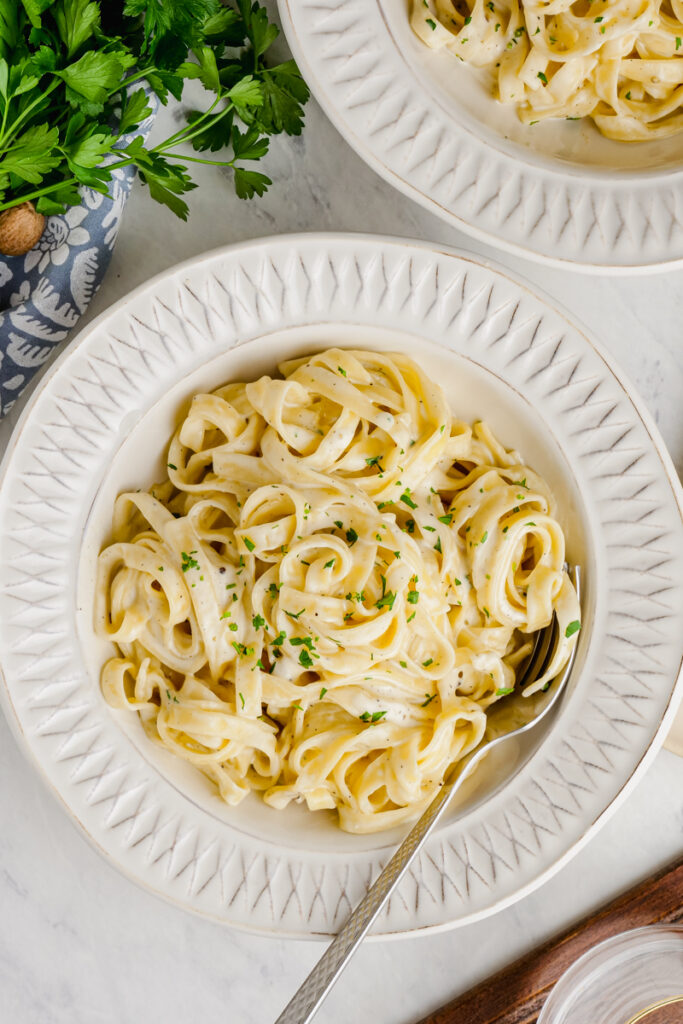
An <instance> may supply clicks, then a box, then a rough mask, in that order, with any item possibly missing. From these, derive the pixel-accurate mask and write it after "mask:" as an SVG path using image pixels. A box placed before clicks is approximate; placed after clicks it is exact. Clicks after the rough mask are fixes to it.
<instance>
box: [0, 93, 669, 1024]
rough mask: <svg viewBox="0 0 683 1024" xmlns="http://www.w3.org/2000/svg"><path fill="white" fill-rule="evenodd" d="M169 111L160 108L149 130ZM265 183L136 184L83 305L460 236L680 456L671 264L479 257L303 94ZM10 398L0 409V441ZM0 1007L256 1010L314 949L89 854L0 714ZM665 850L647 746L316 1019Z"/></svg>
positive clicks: (493, 946) (663, 764) (372, 953)
mask: <svg viewBox="0 0 683 1024" xmlns="http://www.w3.org/2000/svg"><path fill="white" fill-rule="evenodd" d="M177 113H178V112H177V110H176V111H174V110H173V109H170V110H163V111H162V114H161V115H160V117H159V120H158V124H157V125H156V127H155V133H156V132H159V133H162V132H164V131H165V130H166V129H167V128H168V126H169V123H171V122H172V121H173V119H174V116H175V117H177ZM265 169H266V170H267V171H268V173H269V174H270V175H271V177H272V178H273V179H274V182H275V183H274V185H273V188H272V190H271V192H270V193H269V195H267V196H265V197H264V198H262V199H260V200H256V201H254V202H251V203H245V202H242V201H241V200H239V199H237V198H236V196H235V195H234V192H233V189H232V185H231V183H230V181H228V180H226V177H225V176H224V175H223V174H222V172H221V171H219V170H217V169H216V168H209V167H201V168H199V169H198V173H197V174H196V179H197V180H198V181H199V182H200V183H201V187H200V188H199V189H197V190H196V191H195V192H193V193H191V194H190V196H189V204H190V211H191V212H190V219H189V222H188V223H187V224H182V223H180V222H179V221H176V220H174V218H173V216H172V215H171V214H170V213H168V212H167V211H165V210H163V209H161V208H160V207H158V206H157V205H156V204H155V203H154V202H152V201H151V200H150V198H149V196H148V194H147V192H146V190H145V189H144V188H142V187H141V186H139V185H136V186H135V188H134V191H133V195H132V196H131V199H130V201H129V205H128V207H127V209H126V212H125V215H124V219H123V226H122V229H121V234H120V236H119V240H118V243H117V247H116V250H115V253H114V258H113V261H112V264H111V267H110V270H109V273H108V275H107V277H106V279H105V282H104V285H103V286H102V288H101V290H100V292H99V294H98V296H97V297H96V299H95V301H94V302H93V304H92V306H91V309H90V310H89V312H88V315H87V317H86V318H85V319H84V321H82V323H84V322H87V321H89V320H90V319H92V318H93V317H94V316H96V315H97V314H98V313H100V312H102V311H103V310H104V309H106V307H107V306H109V305H110V304H111V303H112V302H114V301H116V300H117V299H118V298H120V297H121V296H124V295H126V294H127V293H128V292H129V291H130V290H131V289H132V288H134V287H135V286H136V285H138V284H140V283H141V282H143V281H145V280H146V279H147V278H149V277H150V276H152V275H153V274H156V273H158V272H160V271H162V270H164V269H165V268H166V267H169V266H171V265H172V264H174V263H177V262H178V261H180V260H184V259H186V258H188V257H190V256H193V255H195V254H196V253H200V252H202V251H204V250H206V249H210V248H213V247H216V246H220V245H223V244H225V243H229V242H238V241H241V240H243V239H247V238H253V237H256V236H263V235H270V234H275V233H280V232H287V231H329V230H335V231H364V232H378V233H384V234H393V235H401V236H406V237H419V238H426V239H430V240H432V241H435V242H441V243H446V244H448V245H452V246H456V247H459V248H463V249H467V250H469V251H470V252H473V253H476V254H479V255H480V256H481V257H483V258H485V259H490V260H493V261H496V262H498V263H500V264H502V265H503V266H505V267H507V268H509V269H511V270H513V271H514V272H515V273H516V274H518V275H520V276H523V277H525V278H526V279H527V280H528V281H529V282H530V283H531V284H532V286H533V287H535V288H536V289H537V290H542V291H545V292H547V293H548V294H549V295H551V296H552V297H553V298H554V299H555V300H556V301H557V302H558V303H560V304H562V305H563V306H564V307H565V308H566V309H567V310H570V311H571V314H572V316H573V317H574V318H575V319H579V320H580V321H582V322H583V323H584V325H585V326H586V327H587V328H588V330H589V331H590V333H591V334H592V335H593V336H594V337H595V338H597V339H599V340H600V341H601V342H602V344H603V345H604V346H605V347H606V349H607V350H608V351H609V352H610V353H611V354H612V355H613V357H614V360H615V363H617V364H618V365H619V366H620V367H621V368H622V369H623V370H624V371H625V373H626V374H627V375H628V376H629V377H630V378H631V380H632V381H633V382H634V383H635V385H636V387H637V389H638V390H639V392H640V394H641V395H642V397H643V399H644V401H645V403H646V405H647V406H648V408H649V409H650V411H651V413H652V414H653V416H654V418H655V420H656V422H657V424H658V426H659V429H660V431H661V433H662V435H663V437H664V440H665V442H666V444H667V445H668V447H669V450H670V452H671V454H672V456H673V458H674V461H675V463H676V465H677V468H678V470H679V472H680V471H681V470H682V469H683V403H682V401H681V396H683V345H682V344H681V323H682V322H683V270H679V271H672V272H668V273H662V274H657V275H650V276H646V277H640V278H638V277H635V278H633V277H631V278H629V277H621V278H615V279H610V278H605V277H595V276H592V275H590V274H577V273H570V272H565V271H561V270H556V269H550V268H546V267H543V266H542V265H539V264H536V263H532V262H527V261H524V260H521V259H514V258H513V257H511V256H508V255H500V256H499V255H497V254H496V253H495V252H494V251H493V250H492V249H490V248H489V247H487V246H485V245H483V244H482V243H478V242H474V241H472V240H471V239H469V238H467V237H465V236H464V235H461V234H460V233H458V232H457V231H455V230H454V229H452V228H450V227H448V226H447V225H445V224H443V223H442V222H440V221H439V220H437V219H436V218H435V217H434V216H432V215H431V214H429V213H427V212H426V211H424V210H422V209H421V208H420V207H419V206H417V205H415V204H414V203H413V202H412V201H410V200H408V199H406V198H404V197H403V196H401V195H399V194H398V193H397V192H395V191H393V190H392V189H391V188H390V187H389V185H387V184H385V183H384V182H383V181H382V180H381V179H380V178H378V177H377V176H376V175H375V174H374V172H372V171H371V170H370V169H369V168H367V167H366V166H365V165H364V164H363V163H362V161H361V160H360V159H359V157H357V156H356V155H355V153H354V152H353V151H352V150H351V149H350V148H349V147H348V146H347V145H346V143H345V142H344V141H343V140H342V139H341V137H340V136H339V135H338V134H337V132H336V130H335V129H334V128H333V127H332V125H331V124H330V123H329V122H328V121H327V119H326V118H325V116H324V115H323V114H322V112H321V111H320V109H319V108H318V107H317V106H316V104H315V103H314V102H313V101H311V103H310V105H309V107H308V113H307V126H306V131H305V133H304V135H303V136H302V137H301V138H299V139H286V138H278V139H276V140H275V142H274V144H273V146H272V149H271V154H270V157H269V159H268V166H267V168H265ZM23 404H24V402H23V401H22V402H19V403H18V406H19V408H18V409H15V410H14V411H13V413H12V414H11V416H10V417H9V418H8V420H7V421H5V422H4V423H2V424H0V451H2V450H3V449H4V447H5V445H6V444H7V441H8V438H9V435H10V432H11V428H12V425H13V423H14V422H15V421H16V418H17V415H18V413H19V412H20V411H21V408H22V407H23ZM0 766H1V768H2V778H3V780H4V784H3V785H2V786H1V787H0V907H1V908H2V915H1V924H0V1020H2V1021H7V1022H10V1021H11V1022H12V1024H67V1022H68V1024H128V1022H137V1021H142V1020H144V1021H145V1022H146V1024H161V1022H162V1021H163V1022H164V1024H180V1022H186V1021H196V1020H200V1019H201V1020H203V1021H225V1022H226V1024H268V1022H269V1021H272V1020H273V1019H274V1018H275V1017H276V1016H277V1014H278V1013H279V1011H280V1010H281V1008H282V1007H283V1006H284V1004H285V1003H286V1002H287V999H288V998H289V996H290V995H291V994H292V993H293V992H294V990H295V989H296V988H297V986H298V985H299V983H300V982H301V981H302V980H303V978H304V976H305V975H306V973H307V972H308V970H309V969H310V968H311V967H312V966H313V964H314V962H315V960H316V959H317V957H318V956H319V955H320V953H321V952H322V947H321V946H320V945H319V944H318V943H315V942H298V943H297V942H290V941H283V940H278V939H266V938H257V937H253V936H250V935H244V934H241V933H239V932H236V931H232V930H229V929H227V928H224V927H221V926H219V925H217V924H213V923H210V922H207V921H204V920H201V919H199V918H197V917H194V916H192V915H190V914H188V913H184V912H182V911H180V910H178V909H176V908H174V907H172V906H170V905H167V904H166V903H164V902H162V901H161V900H159V899H157V898H155V897H154V896H152V895H150V894H148V893H146V892H144V891H142V890H140V889H138V888H136V887H135V886H134V885H133V884H131V883H130V882H128V881H127V880H126V879H125V878H123V877H122V876H121V875H119V874H118V873H117V872H116V871H115V870H114V869H113V868H112V867H111V866H110V865H109V864H107V863H106V862H105V861H104V860H102V859H100V858H99V856H98V855H97V854H96V852H95V851H94V850H93V849H92V848H91V847H90V846H89V845H88V844H87V843H86V841H85V840H84V839H83V838H82V837H81V835H80V834H79V833H78V832H77V831H76V829H75V828H74V827H73V826H72V825H71V823H70V821H69V819H68V818H67V817H66V815H65V814H64V812H63V810H62V809H61V807H59V806H58V805H57V803H56V802H55V801H54V800H53V799H52V797H51V796H50V795H49V794H48V793H47V791H46V790H45V789H44V787H43V785H42V783H41V781H40V779H39V778H38V776H37V774H35V773H34V772H33V771H32V769H31V768H29V766H28V765H27V764H26V762H25V761H24V759H23V757H22V755H21V754H20V753H19V751H18V749H17V747H16V745H15V743H14V740H13V739H12V737H11V735H10V733H9V730H8V728H7V725H6V723H5V722H4V720H3V719H2V718H1V716H0ZM682 849H683V760H682V759H680V758H677V757H676V756H675V755H674V754H672V753H669V752H667V751H662V752H661V753H660V754H658V756H657V758H656V760H655V761H654V763H653V765H652V767H651V768H650V769H649V771H648V773H647V774H646V776H645V777H644V778H643V779H642V780H641V781H640V784H639V785H638V786H637V788H636V789H635V790H634V791H633V792H632V793H631V794H630V796H629V797H628V798H627V799H626V801H625V802H624V803H623V804H622V805H621V806H619V807H618V809H617V810H616V811H615V813H614V814H613V816H612V817H611V819H610V820H609V821H608V823H607V824H606V826H605V827H604V828H603V830H602V831H601V832H600V833H599V834H598V835H597V837H595V838H594V839H593V840H592V842H591V843H589V845H588V846H587V847H586V848H584V849H583V850H582V851H581V852H580V853H579V854H578V855H577V856H576V857H575V858H574V860H573V861H571V862H570V864H569V865H567V866H566V867H565V868H563V869H562V871H560V872H559V874H557V875H556V876H555V877H554V878H553V879H551V880H550V881H549V882H547V883H546V884H545V885H544V886H543V887H542V888H540V889H539V890H537V891H536V892H535V893H533V894H532V895H530V896H528V897H527V898H526V899H524V900H522V901H521V902H519V903H517V904H516V905H514V906H512V907H510V908H508V909H506V910H504V911H502V912H500V913H498V914H497V915H495V916H493V917H490V918H488V919H487V920H484V921H481V922H479V923H477V924H474V925H469V926H467V927H465V928H460V929H456V930H454V931H451V932H447V933H444V934H438V935H432V936H427V937H422V938H419V939H417V938H416V939H406V940H402V941H399V942H378V943H370V944H366V945H365V946H364V947H362V948H361V949H360V951H359V952H358V953H357V954H356V957H355V959H354V960H353V962H352V964H351V965H350V967H349V968H348V970H347V971H346V973H345V975H344V976H343V978H342V980H341V981H340V982H339V984H338V985H337V988H336V989H335V991H334V992H333V993H332V995H331V996H330V998H329V1000H328V1001H327V1003H326V1004H325V1006H324V1008H323V1009H322V1011H321V1012H320V1014H319V1017H318V1019H319V1020H320V1022H321V1024H323V1022H324V1024H348V1022H349V1021H364V1020H372V1021H373V1022H374V1024H412V1022H414V1021H416V1020H419V1019H420V1018H421V1017H423V1016H424V1015H425V1014H426V1013H427V1012H428V1011H429V1010H431V1009H434V1008H436V1007H437V1006H439V1005H440V1004H442V1003H444V1002H446V1001H447V1000H449V999H451V998H453V997H454V996H455V995H457V994H458V993H459V992H461V991H464V990H465V989H466V988H467V987H469V986H470V985H472V984H473V983H475V982H476V981H478V980H481V979H482V978H484V977H486V976H487V975H488V974H490V973H491V972H493V971H494V970H496V969H498V968H499V967H501V966H503V965H504V964H505V963H506V962H508V961H510V960H512V959H514V958H515V957H517V956H518V955H520V954H521V953H523V952H525V951H526V950H529V949H531V948H533V947H534V946H535V945H536V944H538V943H539V942H540V941H542V940H544V939H546V938H548V937H549V936H551V935H552V934H554V933H556V932H557V931H559V930H561V929H562V928H563V927H565V926H567V925H569V924H570V923H571V922H573V921H575V920H576V919H577V918H578V917H580V916H582V915H583V914H584V913H586V912H588V911H590V910H591V909H593V908H595V907H597V906H599V905H600V904H601V903H603V902H605V901H606V900H608V899H609V898H610V897H612V896H614V895H616V894H617V893H618V892H619V891H620V890H622V889H624V888H625V887H627V886H628V885H630V884H632V883H634V882H636V881H637V880H640V879H641V878H643V877H645V876H647V875H648V874H649V873H650V872H652V871H654V870H656V869H657V868H659V867H661V866H662V865H664V864H666V863H667V862H668V861H670V860H671V859H673V858H674V857H675V856H676V855H677V854H680V853H681V850H682Z"/></svg>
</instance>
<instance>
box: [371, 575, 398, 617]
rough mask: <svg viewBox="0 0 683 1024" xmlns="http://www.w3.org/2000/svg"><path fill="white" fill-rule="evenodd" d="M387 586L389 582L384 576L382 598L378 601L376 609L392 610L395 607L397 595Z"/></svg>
mask: <svg viewBox="0 0 683 1024" xmlns="http://www.w3.org/2000/svg"><path fill="white" fill-rule="evenodd" d="M386 586H387V581H386V579H385V578H384V576H382V596H381V597H380V599H379V601H377V603H376V604H375V607H376V608H388V609H389V610H391V609H392V608H393V607H394V601H395V600H396V594H395V593H394V592H393V590H387V589H386Z"/></svg>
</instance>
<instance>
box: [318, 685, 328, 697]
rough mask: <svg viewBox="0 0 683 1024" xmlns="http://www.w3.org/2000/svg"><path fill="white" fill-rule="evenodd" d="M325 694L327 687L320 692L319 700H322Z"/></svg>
mask: <svg viewBox="0 0 683 1024" xmlns="http://www.w3.org/2000/svg"><path fill="white" fill-rule="evenodd" d="M326 693H327V687H326V686H323V688H322V690H321V691H320V697H319V700H322V699H323V697H324V696H325V694H326Z"/></svg>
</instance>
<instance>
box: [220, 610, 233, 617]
mask: <svg viewBox="0 0 683 1024" xmlns="http://www.w3.org/2000/svg"><path fill="white" fill-rule="evenodd" d="M231 615H232V612H231V611H230V609H229V608H228V609H227V611H224V612H223V614H222V615H221V619H229V618H230V616H231Z"/></svg>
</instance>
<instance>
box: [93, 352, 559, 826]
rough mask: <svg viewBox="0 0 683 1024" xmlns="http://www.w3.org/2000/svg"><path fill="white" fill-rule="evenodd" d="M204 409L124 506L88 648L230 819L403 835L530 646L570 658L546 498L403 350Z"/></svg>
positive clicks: (318, 362)
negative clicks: (250, 813) (552, 647)
mask: <svg viewBox="0 0 683 1024" xmlns="http://www.w3.org/2000/svg"><path fill="white" fill-rule="evenodd" d="M280 369H281V372H282V379H271V378H270V377H262V378H261V379H260V380H257V381H254V382H253V383H249V384H242V383H234V384H228V385H226V386H225V387H221V388H219V389H218V390H217V391H216V392H215V393H213V394H199V395H196V396H195V397H194V398H193V399H192V402H191V404H190V408H189V411H188V412H187V415H186V416H185V419H184V420H183V422H182V423H181V425H180V428H179V430H178V431H177V433H176V434H175V436H174V437H173V439H172V441H171V443H170V447H169V451H168V457H167V461H168V478H167V479H165V480H164V481H163V482H162V483H160V484H158V485H156V486H154V487H153V488H152V489H151V490H150V492H149V493H147V492H144V491H136V492H132V493H127V494H121V495H120V496H119V497H118V499H117V500H116V504H115V507H114V521H113V543H111V544H110V545H109V546H108V547H106V548H105V549H104V550H103V551H102V553H101V555H100V556H99V562H98V577H97V587H96V600H95V621H96V629H97V633H98V635H99V636H101V637H105V638H108V639H109V640H110V641H112V642H113V643H114V644H116V645H117V647H118V654H117V656H116V657H112V658H110V660H109V661H107V663H106V665H105V666H104V669H103V671H102V690H103V692H104V696H105V697H106V699H107V701H108V702H109V703H110V704H111V705H113V706H114V707H116V708H127V709H130V710H132V711H136V712H139V714H140V717H141V720H142V722H143V725H144V728H145V730H146V732H147V733H148V735H149V736H150V737H151V738H153V739H154V740H156V741H158V742H159V743H161V744H162V745H163V746H164V747H165V748H166V749H167V750H170V751H172V752H173V753H175V754H177V755H178V756H179V757H181V758H184V759H185V760H187V761H189V762H191V763H192V764H193V765H195V766H196V767H197V768H199V769H200V770H201V771H202V772H204V774H205V775H207V776H208V777H209V778H210V779H212V780H213V781H214V782H215V783H216V785H217V786H218V789H219V791H220V795H221V796H222V798H223V799H224V800H225V801H226V802H227V803H229V804H237V803H238V802H239V801H240V800H242V799H243V797H245V796H246V795H247V793H249V791H250V790H253V789H255V790H260V791H261V792H262V794H263V799H264V800H265V801H266V803H268V804H269V805H270V806H272V807H275V808H283V807H285V806H286V805H287V804H288V803H289V802H290V801H292V800H296V801H302V800H303V801H305V802H306V804H307V805H308V807H309V808H310V809H311V810H318V809H320V808H336V809H337V810H338V812H339V822H340V825H341V827H342V828H344V829H346V830H347V831H350V832H371V831H375V830H379V829H383V828H388V827H390V826H392V825H395V824H397V823H399V822H402V821H405V820H407V819H409V818H412V817H414V816H415V815H416V814H417V813H418V812H419V811H420V810H421V809H422V808H423V807H424V806H425V805H426V803H427V802H428V801H429V800H430V799H431V798H432V797H433V796H434V794H435V792H436V790H437V788H438V787H439V785H440V784H441V782H442V780H443V777H444V774H445V772H446V771H447V769H448V768H449V766H450V765H452V764H453V763H454V762H456V761H457V760H458V759H459V758H462V757H463V756H464V755H465V754H467V753H468V751H470V750H472V749H473V747H476V746H477V744H478V743H479V742H480V741H481V739H482V736H483V734H484V730H485V728H486V709H487V707H488V706H489V705H490V704H492V703H493V702H494V701H497V700H499V699H500V698H501V697H502V696H504V695H506V694H508V693H510V692H511V691H512V689H513V688H514V686H515V675H516V669H517V666H519V665H520V662H522V661H523V659H524V658H525V657H526V656H527V655H528V653H529V651H530V647H531V642H530V634H532V633H533V632H534V631H536V630H539V629H542V628H543V627H544V626H547V625H548V623H549V622H550V621H551V618H552V614H553V610H555V611H556V612H557V615H558V619H559V624H560V634H561V641H560V644H559V646H558V648H557V652H556V654H555V656H554V659H553V662H552V664H551V665H550V666H549V667H548V671H547V673H546V674H545V675H544V676H543V677H542V678H540V679H538V681H537V682H536V684H535V686H533V687H530V688H529V690H530V691H531V690H536V689H538V688H540V687H543V686H544V685H546V684H547V683H548V682H549V681H550V680H551V679H552V678H553V676H554V675H556V674H557V672H558V671H559V670H560V668H561V667H562V666H563V665H564V663H565V662H566V660H567V658H568V657H569V654H570V651H571V648H572V646H573V644H574V643H575V642H576V635H575V634H576V632H577V631H578V629H579V606H578V601H577V598H576V594H575V591H574V589H573V587H572V584H571V582H570V580H569V578H568V576H567V574H566V572H565V571H564V560H565V545H564V537H563V534H562V530H561V528H560V526H559V525H558V523H557V520H556V519H555V518H554V515H553V499H552V495H551V493H550V491H549V489H548V487H547V485H546V484H545V483H544V481H543V480H542V479H541V478H540V477H539V476H538V475H537V474H536V473H535V472H534V471H533V470H532V469H530V468H529V467H528V466H525V465H524V464H523V463H522V461H521V458H520V456H519V455H518V454H517V453H516V452H514V451H506V449H505V448H504V447H503V446H502V445H501V444H500V443H499V442H498V441H497V440H496V439H495V438H494V436H493V435H492V433H491V431H490V430H489V428H488V427H487V426H486V424H485V423H476V424H475V425H474V426H473V427H470V426H468V425H467V424H466V423H463V422H462V421H460V420H458V419H455V418H454V417H453V416H452V414H451V411H450V409H449V406H448V404H447V402H446V399H445V396H444V394H443V391H442V390H441V388H440V387H439V386H438V385H437V384H435V383H434V382H433V381H431V380H430V379H429V378H428V377H427V376H426V375H425V374H424V373H422V371H421V370H420V369H419V368H418V366H417V365H416V364H415V363H414V362H412V361H411V360H410V359H409V358H407V357H406V356H404V355H400V354H390V355H387V354H383V353H379V352H364V351H348V350H341V349H330V350H329V351H326V352H322V353H320V354H318V355H314V356H312V357H310V358H306V359H298V360H293V361H291V362H287V363H284V364H283V365H282V366H281V367H280Z"/></svg>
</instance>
